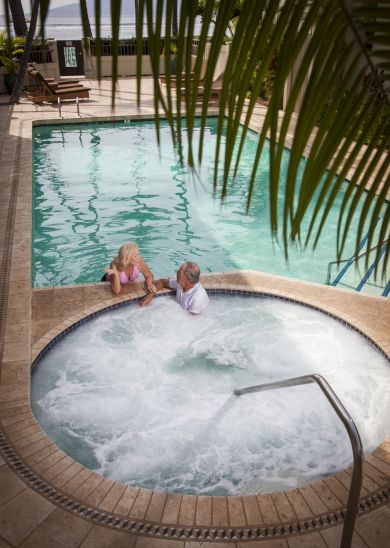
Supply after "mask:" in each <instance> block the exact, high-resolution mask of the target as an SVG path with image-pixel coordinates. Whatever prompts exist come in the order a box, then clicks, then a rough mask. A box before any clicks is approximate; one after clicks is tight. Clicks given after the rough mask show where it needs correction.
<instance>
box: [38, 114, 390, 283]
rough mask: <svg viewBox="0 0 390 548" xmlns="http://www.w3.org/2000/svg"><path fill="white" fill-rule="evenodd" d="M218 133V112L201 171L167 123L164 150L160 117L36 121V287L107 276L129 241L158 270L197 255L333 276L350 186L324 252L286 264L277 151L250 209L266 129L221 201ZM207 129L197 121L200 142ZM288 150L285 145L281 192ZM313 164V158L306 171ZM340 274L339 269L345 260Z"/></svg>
mask: <svg viewBox="0 0 390 548" xmlns="http://www.w3.org/2000/svg"><path fill="white" fill-rule="evenodd" d="M215 132H216V119H215V118H209V119H208V122H207V128H206V141H205V143H206V144H205V149H204V159H203V163H202V168H201V169H200V170H199V172H198V174H197V177H193V176H192V175H191V174H190V173H189V172H188V168H186V167H181V166H180V163H179V162H178V158H177V157H176V156H175V152H174V150H173V147H172V143H171V137H170V130H169V129H168V127H167V124H166V123H165V122H162V130H161V148H160V150H159V148H158V145H157V142H156V134H155V127H154V123H153V121H131V122H129V121H128V122H121V123H119V122H116V123H104V124H103V123H101V124H97V123H90V124H79V125H62V126H41V127H35V128H34V131H33V182H34V204H33V273H32V277H33V286H34V287H44V286H51V285H65V284H74V283H84V282H95V281H99V280H100V278H101V276H102V268H103V267H104V266H106V265H108V264H109V262H110V260H111V258H112V257H113V256H114V254H115V253H116V252H117V250H118V248H119V246H120V245H121V244H122V243H124V242H127V241H135V242H137V243H138V244H139V246H140V249H141V253H142V255H143V257H144V258H145V260H146V262H147V263H148V265H149V267H150V268H151V269H152V271H153V273H154V275H155V276H156V277H161V276H164V277H166V276H167V275H171V274H173V273H174V272H175V271H176V269H177V268H178V266H179V265H180V264H181V263H182V262H183V261H184V260H186V259H187V260H189V259H192V260H195V261H197V262H198V263H199V264H200V267H201V269H202V271H231V270H237V269H255V270H260V271H264V272H269V273H273V274H280V275H284V276H290V277H294V278H300V279H303V280H309V281H315V282H320V283H324V282H325V281H326V276H327V267H328V263H329V262H330V261H334V260H335V257H336V248H335V242H336V230H337V215H338V209H339V207H340V204H341V201H342V198H343V196H344V192H345V188H344V189H342V191H341V192H340V193H339V196H338V199H337V202H336V205H335V207H334V208H333V210H332V212H331V214H330V216H329V219H328V222H327V225H326V228H325V230H324V233H323V236H322V238H321V240H320V243H319V245H318V247H317V249H316V251H315V252H314V253H313V252H312V250H311V249H307V250H302V249H300V248H298V247H295V248H291V250H290V256H289V261H288V262H286V260H285V257H284V251H283V249H282V247H281V246H280V245H278V243H277V242H275V241H273V240H272V238H271V234H270V228H269V209H268V201H269V200H268V195H269V192H268V175H267V173H268V149H267V148H266V150H265V151H264V153H263V156H262V158H261V161H260V166H259V170H258V176H257V179H256V186H255V192H254V195H253V199H252V203H251V207H250V210H249V212H248V214H246V212H245V205H246V196H247V182H248V180H249V177H250V166H251V164H252V159H253V157H254V154H255V149H256V143H257V139H258V136H257V134H256V133H254V132H250V133H249V135H248V137H247V139H246V144H245V147H244V150H243V156H242V161H241V163H240V168H239V171H238V176H237V180H236V181H235V183H234V185H233V186H232V187H231V190H230V192H229V196H228V197H227V198H226V200H225V202H224V203H223V204H221V202H220V199H219V198H218V197H213V190H212V176H213V165H214V147H215V140H216V137H215ZM198 136H199V129H198V128H197V129H196V130H195V142H196V141H197V139H198ZM288 155H289V152H288V151H287V150H285V151H284V157H283V169H282V179H281V184H280V190H279V194H280V200H282V198H283V193H284V182H283V179H284V177H285V174H286V166H287V160H288ZM303 168H304V160H302V163H301V166H300V172H302V170H303ZM355 221H356V219H355ZM306 225H307V223H306ZM306 225H305V226H306ZM354 226H355V227H356V224H355V225H353V226H352V230H351V234H353V233H354ZM374 244H375V242H373V245H374ZM353 245H354V242H353V241H352V240H351V242H349V243H348V245H347V248H346V250H345V257H347V258H348V257H349V256H350V255H352V252H353ZM332 273H333V275H334V276H336V273H337V268H336V269H333V271H332ZM363 274H364V272H363V273H361V275H360V277H359V276H358V277H357V279H356V280H353V281H352V282H351V287H356V286H357V284H358V282H359V281H360V279H361V278H362V275H363ZM375 285H378V286H379V287H382V286H383V285H384V284H381V283H380V282H377V284H374V286H375ZM365 290H370V285H367V286H366V287H365Z"/></svg>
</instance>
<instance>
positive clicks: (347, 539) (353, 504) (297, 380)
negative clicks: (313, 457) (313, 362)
mask: <svg viewBox="0 0 390 548" xmlns="http://www.w3.org/2000/svg"><path fill="white" fill-rule="evenodd" d="M313 382H316V383H317V384H318V386H319V387H320V388H321V390H322V391H323V393H324V394H325V396H326V398H327V399H328V401H329V403H330V404H331V406H332V407H333V409H334V410H335V411H336V413H337V416H338V417H339V419H340V420H341V422H342V423H343V424H344V426H345V428H346V430H347V432H348V436H349V440H350V442H351V445H352V452H353V470H352V479H351V484H350V486H349V495H348V503H347V511H346V514H345V517H344V527H343V534H342V537H341V543H340V548H350V546H351V543H352V536H353V530H354V526H355V521H356V515H357V512H358V506H359V496H360V489H361V486H362V481H363V460H364V453H363V446H362V442H361V439H360V435H359V432H358V429H357V428H356V425H355V423H354V422H353V419H352V417H351V415H350V414H349V413H348V411H347V410H346V409H345V407H344V405H343V404H342V403H341V401H340V400H339V398H338V397H337V395H336V394H335V392H334V390H333V389H332V388H331V386H330V385H329V384H328V382H327V381H326V380H325V379H324V378H323V377H321V375H317V374H316V373H315V374H314V375H303V376H301V377H294V378H291V379H285V380H283V381H275V382H270V383H266V384H259V385H257V386H249V387H247V388H237V389H236V390H234V394H235V395H236V396H242V395H243V394H249V393H252V392H264V391H266V390H272V389H275V388H286V387H288V386H298V385H301V384H310V383H313Z"/></svg>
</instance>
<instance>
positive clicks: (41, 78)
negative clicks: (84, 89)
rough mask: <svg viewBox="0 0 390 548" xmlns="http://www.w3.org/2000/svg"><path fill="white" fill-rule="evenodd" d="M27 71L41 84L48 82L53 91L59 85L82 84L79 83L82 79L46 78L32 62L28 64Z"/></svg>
mask: <svg viewBox="0 0 390 548" xmlns="http://www.w3.org/2000/svg"><path fill="white" fill-rule="evenodd" d="M27 71H28V73H29V74H30V75H31V76H32V77H33V78H34V80H35V81H36V82H37V83H38V84H39V85H41V86H43V85H45V84H46V85H47V86H48V87H49V88H50V89H51V90H52V91H54V90H55V89H58V88H59V87H64V86H65V87H66V86H67V87H69V86H75V85H76V86H77V85H81V84H80V83H79V82H80V80H55V79H54V78H45V77H44V76H43V74H42V73H41V72H40V71H39V70H37V69H36V68H35V67H34V65H32V64H29V65H28V66H27Z"/></svg>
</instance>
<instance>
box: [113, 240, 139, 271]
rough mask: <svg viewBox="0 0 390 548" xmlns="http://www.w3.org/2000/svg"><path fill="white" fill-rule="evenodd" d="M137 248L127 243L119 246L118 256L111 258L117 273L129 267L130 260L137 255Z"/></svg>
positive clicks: (133, 244) (131, 243)
mask: <svg viewBox="0 0 390 548" xmlns="http://www.w3.org/2000/svg"><path fill="white" fill-rule="evenodd" d="M138 253H139V247H138V245H137V244H135V243H134V242H128V243H127V244H123V245H121V246H120V248H119V251H118V255H117V256H116V257H114V258H113V262H114V263H115V264H116V267H117V269H118V270H119V272H123V271H124V270H126V268H127V267H128V266H129V264H130V261H131V259H132V258H133V257H134V256H135V255H138Z"/></svg>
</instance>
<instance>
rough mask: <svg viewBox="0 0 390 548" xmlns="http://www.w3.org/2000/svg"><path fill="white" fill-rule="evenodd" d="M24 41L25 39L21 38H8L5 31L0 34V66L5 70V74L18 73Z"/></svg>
mask: <svg viewBox="0 0 390 548" xmlns="http://www.w3.org/2000/svg"><path fill="white" fill-rule="evenodd" d="M25 41H26V39H25V38H24V37H21V36H17V37H14V36H13V37H11V38H9V37H8V35H7V31H5V30H4V31H1V32H0V65H1V66H3V67H4V68H5V70H6V71H7V74H17V73H18V70H19V64H20V57H21V55H22V54H23V51H24V48H23V47H22V46H24V43H25Z"/></svg>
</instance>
